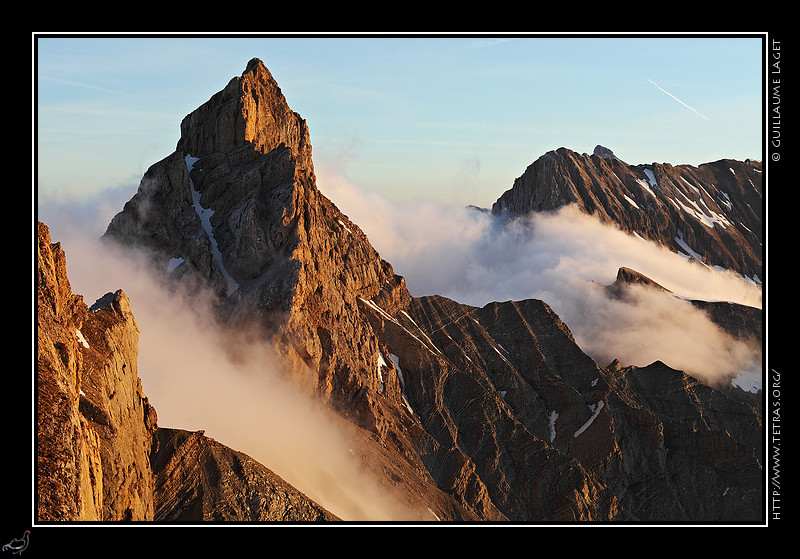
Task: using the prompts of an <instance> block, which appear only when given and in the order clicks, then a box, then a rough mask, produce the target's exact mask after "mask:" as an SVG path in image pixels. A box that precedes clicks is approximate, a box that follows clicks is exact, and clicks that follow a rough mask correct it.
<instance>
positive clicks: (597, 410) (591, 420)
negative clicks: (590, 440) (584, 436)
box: [572, 400, 604, 438]
mask: <svg viewBox="0 0 800 559" xmlns="http://www.w3.org/2000/svg"><path fill="white" fill-rule="evenodd" d="M603 405H604V404H603V400H600V401H599V402H597V403H596V404H595V405H593V406H589V409H590V410H592V412H593V413H592V417H590V418H589V420H588V421H587V422H586V423H584V424H583V425H582V426H581V428H580V429H578V430H577V431H575V434H574V435H572V436H573V437H574V438H577V437H578V436H579V435H580V434H581V433H583V432H584V431H586V429H588V428H589V426H590V425H591V424H592V423H594V420H595V419H597V416H598V415H600V410H602V409H603Z"/></svg>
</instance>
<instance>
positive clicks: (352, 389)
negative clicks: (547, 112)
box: [104, 59, 763, 522]
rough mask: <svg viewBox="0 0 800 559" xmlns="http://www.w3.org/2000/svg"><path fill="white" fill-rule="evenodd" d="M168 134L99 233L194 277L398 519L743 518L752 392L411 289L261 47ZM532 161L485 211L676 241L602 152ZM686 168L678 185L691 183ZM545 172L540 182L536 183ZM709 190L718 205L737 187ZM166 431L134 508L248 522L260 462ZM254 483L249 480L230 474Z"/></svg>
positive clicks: (507, 308) (756, 463)
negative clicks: (347, 197)
mask: <svg viewBox="0 0 800 559" xmlns="http://www.w3.org/2000/svg"><path fill="white" fill-rule="evenodd" d="M181 130H182V136H181V139H180V140H179V142H178V144H177V146H176V150H175V152H174V153H172V154H170V155H169V156H167V157H165V158H164V159H163V160H162V161H159V162H157V163H156V164H154V165H153V166H152V167H151V168H150V169H148V171H147V172H146V173H145V176H144V177H143V178H142V181H141V184H140V187H139V189H138V191H137V193H136V195H135V196H134V197H133V198H132V199H131V200H130V201H129V202H128V203H126V204H125V207H124V208H123V209H122V211H120V212H119V213H118V214H117V215H116V216H115V217H114V218H113V220H112V221H111V223H110V224H109V226H108V229H107V231H106V233H105V235H104V240H106V241H108V242H111V243H115V244H119V245H121V246H123V247H129V248H133V247H135V248H137V249H141V250H145V251H147V253H148V254H149V255H150V257H151V259H152V261H153V263H154V264H155V266H156V267H157V269H158V270H160V271H161V274H162V275H163V279H164V281H165V283H168V282H195V281H196V282H200V283H202V284H203V285H206V286H209V287H210V288H211V289H212V290H213V291H214V293H215V294H216V305H217V313H218V318H219V321H220V328H223V329H229V330H230V331H231V332H236V328H237V327H238V326H246V327H248V328H249V327H252V326H256V327H257V328H258V331H259V332H260V333H261V335H262V336H263V341H264V343H265V344H272V345H274V346H275V348H276V349H277V352H278V354H279V355H280V357H281V360H282V365H283V367H284V369H285V370H286V372H287V373H288V374H290V375H291V376H292V377H293V378H295V379H296V380H297V382H298V384H300V385H303V386H305V387H307V388H308V390H309V392H312V393H314V394H315V395H316V396H318V397H319V398H320V399H321V400H323V401H325V402H327V403H328V404H329V405H330V407H331V408H332V409H334V410H336V412H337V413H338V414H339V415H340V416H341V417H342V418H344V419H345V420H346V421H347V422H348V423H349V424H351V425H352V426H353V430H354V433H356V434H357V435H356V437H357V439H358V440H359V444H358V445H357V447H358V449H359V453H361V454H362V455H363V456H365V457H369V460H365V461H368V462H370V463H371V464H373V469H374V471H375V472H377V473H378V474H379V475H380V476H382V479H383V480H384V484H385V487H386V488H387V491H395V492H397V493H398V495H402V496H403V498H404V499H405V500H406V502H407V504H408V506H409V510H413V511H415V516H414V518H413V520H419V519H422V520H424V521H431V520H434V519H439V520H450V521H459V522H475V521H521V522H529V521H586V522H590V521H614V520H632V521H649V522H659V521H691V522H705V521H719V520H729V521H742V520H746V521H755V520H758V519H760V518H761V517H762V515H763V502H762V501H763V499H762V483H761V482H762V480H761V476H762V465H761V462H760V456H761V439H760V437H761V431H760V430H761V428H762V420H761V413H762V411H761V410H760V409H759V407H758V405H757V404H752V403H749V402H747V401H744V400H742V399H739V398H737V397H734V396H733V395H731V394H728V393H726V392H723V391H720V390H717V389H715V388H713V387H710V386H706V385H703V384H702V383H700V382H699V381H697V380H696V379H693V378H692V377H689V376H688V375H686V374H684V373H683V372H681V371H676V370H674V369H671V368H670V367H668V365H667V364H664V363H661V362H656V363H653V364H651V365H650V366H648V367H642V368H637V367H623V366H621V365H620V364H619V363H611V364H609V365H607V366H601V365H600V364H598V363H596V362H595V361H593V360H592V359H591V358H590V357H589V356H588V355H586V353H584V352H583V351H582V350H581V348H580V347H579V346H578V344H577V343H576V342H575V339H574V337H573V336H572V333H571V332H570V330H569V327H568V326H567V325H566V324H565V323H564V322H563V321H562V320H561V319H560V318H559V317H558V316H557V315H556V313H555V312H553V310H552V308H550V307H549V306H548V305H547V303H546V302H544V301H539V300H532V299H531V300H525V301H506V302H496V303H490V304H488V305H485V306H484V307H482V308H477V307H473V306H469V305H464V304H461V303H458V302H456V301H453V300H451V299H448V298H445V297H441V296H430V297H413V296H412V295H411V294H410V293H409V291H408V289H407V288H406V285H405V280H404V279H403V278H402V277H401V276H398V275H397V274H395V273H394V271H393V269H392V267H391V264H389V263H388V262H386V261H384V260H383V259H382V258H381V257H380V255H379V254H378V252H377V251H376V250H375V249H374V248H373V247H372V245H371V244H370V243H369V240H368V239H367V237H366V235H364V233H363V232H362V231H361V229H360V228H359V227H358V226H357V225H356V224H355V223H353V222H352V221H351V220H349V219H348V218H347V216H345V215H344V214H342V212H341V211H340V210H339V209H338V208H336V206H335V205H334V204H333V203H332V202H330V201H329V200H328V199H327V198H326V197H325V196H323V195H322V194H321V193H320V192H319V190H318V189H317V187H316V179H315V175H314V170H313V164H312V161H311V146H310V142H309V135H308V129H307V127H306V125H305V121H303V120H302V118H300V117H299V115H297V114H296V113H293V112H292V111H291V110H290V109H289V107H288V104H287V103H286V100H285V99H284V97H283V95H282V94H281V93H280V89H279V88H278V87H277V84H276V83H275V81H274V78H273V77H272V76H271V74H270V73H269V71H268V70H267V69H266V67H265V66H264V64H263V62H262V61H260V60H258V59H253V60H251V61H250V62H249V63H248V64H247V67H246V69H245V71H244V72H243V74H242V75H241V76H240V77H236V78H233V79H232V80H231V81H230V82H229V83H228V85H227V86H226V87H225V88H224V89H223V90H222V91H221V92H220V93H218V94H216V95H214V96H212V98H211V99H210V100H209V101H208V102H207V103H205V104H203V105H202V106H201V107H199V108H198V109H197V110H196V111H194V112H193V113H191V114H190V115H189V116H187V117H186V118H185V119H184V121H183V123H182V125H181ZM539 161H540V163H538V165H537V164H536V163H535V164H534V166H533V167H535V168H534V169H530V168H529V171H530V175H527V173H526V175H524V176H527V177H528V178H525V179H524V180H523V179H518V182H517V183H515V186H514V188H512V190H511V191H509V192H508V193H506V194H504V195H503V196H502V197H501V198H500V200H498V203H497V204H496V205H495V206H496V213H501V212H516V213H522V212H527V211H530V210H531V209H536V204H533V205H531V204H530V202H532V201H537V200H541V201H542V202H541V203H542V204H543V205H542V206H541V207H538V209H539V210H541V209H555V208H556V207H559V206H560V205H562V204H563V203H567V202H577V203H582V204H584V207H585V208H590V207H592V208H594V209H595V210H596V211H599V209H600V208H601V206H602V208H606V210H607V211H610V212H611V213H608V214H607V215H608V217H609V218H611V217H617V218H620V219H623V218H624V219H628V220H630V224H631V225H636V224H638V225H642V224H645V223H649V224H650V226H649V228H647V227H645V229H644V230H645V231H648V230H649V231H652V233H653V234H656V233H658V234H660V235H662V236H663V239H664V241H665V242H666V240H667V239H668V238H669V236H670V235H673V234H674V235H677V234H678V233H677V225H675V226H676V229H675V231H672V229H671V227H672V226H673V225H674V224H672V222H670V221H668V220H669V219H672V218H674V217H675V214H673V213H671V212H670V211H668V210H667V208H668V207H669V206H673V207H674V206H675V204H677V202H675V204H673V203H672V202H670V201H669V200H667V201H665V200H663V199H660V198H659V199H657V197H656V196H653V195H651V194H650V193H649V192H648V191H647V188H648V187H646V186H645V184H643V183H641V182H639V178H640V177H638V175H636V174H635V171H634V170H633V169H632V168H629V167H627V166H624V164H622V163H621V162H619V161H618V160H615V159H614V160H610V159H604V158H602V157H599V156H585V157H584V156H578V155H577V154H574V153H572V152H569V151H568V150H558V151H557V152H551V154H548V155H547V156H544V157H543V158H540V160H539ZM666 169H667V168H666V167H663V166H662V167H653V172H654V176H655V177H656V181H658V180H659V179H661V181H662V182H661V184H662V185H664V184H666V183H665V182H664V177H667V176H669V177H670V184H672V182H682V181H683V179H682V178H681V177H683V176H684V175H681V177H678V176H677V175H673V174H670V173H669V172H668V171H667V170H666ZM715 169H716V167H715ZM735 169H736V173H737V174H738V173H742V175H743V176H747V175H746V172H745V170H744V168H742V167H738V166H737V167H735ZM728 172H729V173H730V171H728ZM601 173H602V174H604V175H603V176H605V182H601V181H600V180H599V178H598V177H599V176H600V174H601ZM613 176H616V177H617V180H616V181H614V180H613ZM642 176H643V177H645V176H646V175H644V171H642ZM542 177H547V179H548V180H547V181H543V179H542ZM622 177H625V178H624V179H622ZM685 177H686V179H685V180H686V181H687V182H691V181H690V179H691V178H692V177H693V175H691V174H689V173H688V172H686V174H685ZM529 179H530V180H529ZM643 180H644V179H643ZM694 180H695V181H696V182H695V184H697V181H699V175H697V176H694ZM542 184H553V185H557V186H558V187H559V188H555V189H553V190H552V191H551V192H550V193H549V194H548V193H546V192H544V190H543V189H542V188H539V186H540V185H542ZM646 184H649V183H646ZM737 184H738V183H737ZM527 185H533V186H532V187H531V188H530V189H529V188H528V187H527ZM636 185H638V189H639V190H637V191H634V189H635V188H636ZM590 186H591V188H590ZM615 188H621V189H623V190H620V192H615ZM649 188H652V190H654V191H655V189H656V188H658V187H649ZM662 188H665V187H663V186H662ZM706 188H711V187H710V186H708V187H706V186H704V187H703V189H702V190H701V189H700V187H699V185H698V191H699V192H700V194H698V196H701V197H702V200H703V201H704V202H706V203H707V204H709V205H710V204H711V202H712V201H713V200H711V199H710V198H708V197H707V196H705V195H703V194H702V191H703V190H706ZM621 192H626V193H627V194H622V193H621ZM681 192H682V193H683V190H681ZM712 192H713V193H714V195H720V196H721V195H722V194H721V192H722V191H712ZM725 192H727V193H728V194H729V196H730V197H731V205H732V207H736V208H739V204H740V203H741V202H742V201H744V200H745V199H746V197H745V194H744V193H741V196H739V197H737V196H735V195H734V193H733V192H732V190H730V189H729V190H725ZM674 194H675V195H676V196H677V195H679V194H678V193H677V192H675V193H674ZM625 195H628V196H631V199H632V200H633V201H634V202H635V203H636V204H639V203H641V206H642V207H650V206H646V205H645V204H646V203H650V202H645V200H644V196H647V195H650V196H651V197H652V198H653V199H654V201H653V202H652V211H651V212H650V213H647V214H646V215H648V216H650V221H646V220H643V219H641V218H636V217H635V216H636V215H637V214H636V213H634V212H631V211H630V210H629V209H628V208H625V206H623V204H625V205H627V206H632V204H631V203H630V202H628V201H627V200H625V199H624V196H625ZM686 196H688V194H686ZM637 200H638V202H636V201H637ZM699 200H700V198H698V199H697V201H698V203H699ZM684 202H685V203H686V204H689V202H688V201H684ZM537 203H538V202H537ZM601 203H602V204H601ZM678 205H679V204H678ZM623 208H624V210H623ZM720 215H721V214H720ZM726 215H727V214H726ZM743 215H744V214H743ZM659 216H660V217H659ZM662 218H663V220H662ZM624 219H623V221H624ZM727 219H730V218H727ZM637 220H638V221H637ZM664 220H666V221H664ZM742 220H744V218H742ZM701 225H702V224H701ZM688 231H692V233H691V234H690V233H689V232H688ZM700 231H702V229H696V230H695V228H691V229H688V230H687V232H684V233H685V236H684V238H685V239H688V240H693V239H695V238H703V239H706V240H707V242H708V243H710V245H709V246H712V245H713V242H712V241H713V240H715V239H716V240H717V241H720V242H722V241H723V240H727V239H728V237H726V236H725V235H722V234H721V233H718V234H717V236H715V235H712V234H708V233H706V234H705V235H706V236H703V235H701V234H700V233H699V232H700ZM712 231H713V230H712ZM723 231H727V228H723ZM736 231H738V229H736ZM737 235H738V236H737ZM643 236H644V235H643ZM730 236H731V238H733V239H737V240H738V239H740V238H745V236H744V235H742V234H734V233H730ZM722 245H723V246H726V245H725V243H724V242H722ZM709 250H710V249H709ZM729 252H731V257H733V253H732V251H729ZM744 254H745V253H744V252H741V253H740V256H744ZM741 260H742V262H743V263H744V262H746V259H741ZM731 262H736V259H735V258H732V259H731ZM743 265H744V264H743ZM743 269H748V270H749V268H746V267H745V268H743ZM749 273H751V274H755V272H753V271H749ZM626 277H633V275H627V276H626ZM623 279H624V278H623ZM618 287H620V288H621V289H624V286H618ZM173 427H174V428H172V429H171V430H169V431H167V430H165V428H164V427H162V426H159V427H158V430H157V431H156V433H155V435H154V436H155V437H156V439H155V441H156V442H157V443H158V444H156V446H154V449H158V450H157V452H158V454H152V455H151V460H154V462H153V463H154V465H155V466H154V467H155V470H154V471H153V474H152V483H153V484H154V487H155V492H156V494H158V492H159V491H161V492H162V494H165V495H167V496H169V495H170V492H169V491H167V493H164V491H165V490H166V487H174V488H176V490H175V491H176V492H177V494H176V496H185V497H186V498H167V499H163V500H160V501H157V502H156V504H155V505H151V507H150V510H157V511H158V515H159V517H160V518H182V519H186V518H192V519H198V520H206V519H209V518H215V517H214V516H213V515H214V511H213V510H209V507H210V508H211V509H213V508H214V507H216V506H219V507H222V506H223V505H224V503H226V502H227V503H228V504H230V507H228V508H227V509H226V510H228V511H230V512H231V516H225V515H223V516H224V518H225V519H234V518H235V517H236V515H237V514H238V515H240V516H239V519H240V520H250V519H251V517H250V516H248V515H250V514H251V513H253V514H260V512H259V511H263V510H265V509H264V508H259V507H255V508H249V509H248V508H247V507H242V506H241V504H242V503H243V502H244V501H243V500H242V499H240V498H239V497H241V493H242V492H249V491H252V493H253V494H259V492H264V491H266V492H269V491H271V490H270V487H274V486H275V485H274V484H271V483H269V482H267V480H266V478H264V477H263V476H262V474H261V473H260V472H261V469H260V468H259V467H257V466H253V465H252V464H250V462H249V461H247V460H245V459H244V458H242V457H241V456H239V455H232V454H231V453H229V452H227V451H226V452H225V453H224V454H222V455H219V454H216V453H217V452H218V447H217V446H216V444H215V443H209V442H208V441H205V440H204V439H202V438H201V437H198V436H195V435H191V434H188V433H186V432H184V431H182V430H180V426H173ZM243 428H244V427H243ZM165 445H166V446H165ZM153 452H154V453H155V452H156V450H154V451H153ZM180 452H187V453H190V454H191V455H193V456H202V457H203V460H204V463H207V464H208V467H214V468H216V469H215V470H214V471H215V472H217V474H216V475H212V476H204V475H200V474H198V470H197V469H192V468H187V469H180V468H176V469H175V470H173V471H174V472H175V475H176V476H177V478H176V479H170V478H169V476H164V475H162V474H161V473H160V470H159V464H160V465H162V466H163V465H164V464H168V463H172V462H171V456H173V455H177V454H179V453H180ZM159 457H160V458H159ZM212 458H213V460H212ZM214 464H217V466H214ZM243 464H247V465H248V468H250V469H248V470H247V472H249V473H248V475H247V476H240V477H239V478H237V479H238V480H237V482H236V483H235V484H233V485H232V486H231V487H235V488H236V489H235V490H234V492H239V495H238V496H237V495H227V496H226V495H225V494H224V492H222V491H220V492H217V490H218V489H220V488H219V487H214V483H215V482H216V483H221V482H220V481H219V480H220V479H221V478H220V477H219V475H218V474H219V472H220V471H223V472H224V474H225V475H229V474H230V473H231V472H234V473H235V472H243V471H244V470H242V467H243V466H242V465H243ZM264 466H267V467H268V466H269V465H268V464H265V465H264ZM220 468H221V469H220ZM200 472H201V473H202V469H201V470H200ZM182 476H183V477H182ZM255 478H258V479H259V480H261V481H259V483H258V487H257V488H253V487H250V486H248V483H246V480H248V479H249V480H251V481H252V480H254V479H255ZM215 480H216V481H215ZM242 480H244V482H243V483H240V482H242ZM201 481H202V483H200V482H201ZM167 482H169V485H168V486H167V485H164V484H167ZM209 483H210V484H211V485H209ZM201 494H202V495H205V497H202V495H201ZM260 494H262V495H265V498H266V494H265V493H260ZM201 497H202V498H201ZM214 503H216V504H214ZM303 503H304V504H303V506H304V507H305V508H304V509H303V510H305V511H307V513H308V515H309V516H307V517H304V518H312V517H313V518H323V519H325V520H334V518H333V517H332V516H329V515H328V514H327V513H326V512H325V510H324V508H323V506H324V504H320V506H318V505H316V504H314V503H308V502H307V501H305V500H303ZM276 510H279V511H282V510H286V507H284V506H279V507H276ZM237 511H238V512H237ZM207 513H208V514H207ZM151 514H154V513H151Z"/></svg>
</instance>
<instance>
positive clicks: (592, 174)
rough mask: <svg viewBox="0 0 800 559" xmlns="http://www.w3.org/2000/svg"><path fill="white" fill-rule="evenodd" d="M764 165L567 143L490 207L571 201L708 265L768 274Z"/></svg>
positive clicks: (497, 210) (516, 209)
mask: <svg viewBox="0 0 800 559" xmlns="http://www.w3.org/2000/svg"><path fill="white" fill-rule="evenodd" d="M761 171H762V167H761V162H759V161H750V160H748V161H735V160H730V159H723V160H720V161H715V162H713V163H706V164H703V165H700V166H698V167H694V166H691V165H675V166H674V165H670V164H668V163H652V164H648V165H628V164H626V163H624V162H622V161H620V160H619V159H618V158H617V157H616V156H613V154H612V153H611V152H610V150H607V149H606V148H602V146H598V149H596V150H595V153H593V154H592V155H587V154H579V153H576V152H574V151H571V150H569V149H567V148H563V147H562V148H559V149H557V150H554V151H550V152H547V153H546V154H544V155H543V156H541V157H540V158H539V159H537V160H536V161H534V162H533V163H532V164H531V165H530V166H529V167H528V168H527V169H526V170H525V172H524V173H523V174H522V175H521V176H520V177H519V178H517V179H516V180H515V181H514V184H513V186H512V187H511V188H510V189H509V190H507V191H506V192H504V193H503V194H502V195H501V196H500V197H499V198H498V199H497V201H496V202H495V203H494V205H493V206H492V212H493V213H494V214H496V215H501V214H506V215H512V216H519V215H525V214H528V213H529V212H536V211H551V210H556V209H558V208H560V207H562V206H565V205H570V204H574V205H576V206H577V207H579V208H580V209H581V210H582V211H584V212H586V213H588V214H591V215H594V216H597V217H598V218H599V219H601V220H603V221H607V222H610V223H614V224H616V225H617V226H619V227H620V228H621V229H622V230H624V231H627V232H630V233H636V234H638V235H640V236H642V237H644V238H645V239H648V240H652V241H656V242H658V243H661V244H662V245H664V246H665V247H668V248H670V249H671V250H673V251H675V252H679V253H682V254H684V255H686V256H687V257H691V258H695V259H697V260H699V261H701V262H704V263H706V264H707V265H709V266H721V267H723V268H727V269H730V270H734V271H736V272H738V273H740V274H742V275H743V276H745V277H749V278H752V279H754V280H756V281H761V279H760V278H763V247H762V242H763V238H762V228H763V213H762V210H763V197H762V192H763V191H762V172H761Z"/></svg>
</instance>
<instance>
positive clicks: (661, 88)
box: [647, 78, 711, 120]
mask: <svg viewBox="0 0 800 559" xmlns="http://www.w3.org/2000/svg"><path fill="white" fill-rule="evenodd" d="M647 81H649V82H650V83H651V84H653V85H654V86H656V87H657V88H658V89H660V90H661V91H663V92H664V93H666V94H667V95H669V96H670V97H672V98H673V99H675V100H676V101H677V102H678V103H680V104H681V105H683V106H684V107H686V108H687V109H689V110H690V111H692V112H693V113H695V114H696V115H697V116H699V117H700V118H703V119H705V120H711V119H710V118H708V117H707V116H706V115H704V114H702V113H701V112H700V111H698V110H697V109H695V108H694V107H690V106H689V105H687V104H686V103H684V102H683V101H681V100H680V99H678V98H677V97H675V96H674V95H673V94H672V93H670V92H669V91H667V90H666V89H664V88H663V87H661V86H660V85H658V84H657V83H656V82H654V81H653V80H651V79H650V78H648V79H647Z"/></svg>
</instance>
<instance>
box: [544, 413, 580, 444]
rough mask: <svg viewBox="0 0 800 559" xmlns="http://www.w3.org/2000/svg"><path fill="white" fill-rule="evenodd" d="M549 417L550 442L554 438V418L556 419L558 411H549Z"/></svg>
mask: <svg viewBox="0 0 800 559" xmlns="http://www.w3.org/2000/svg"><path fill="white" fill-rule="evenodd" d="M549 419H550V442H551V443H552V442H553V441H554V440H555V439H556V419H558V412H556V410H553V411H551V412H550V416H549ZM575 436H577V435H575Z"/></svg>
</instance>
